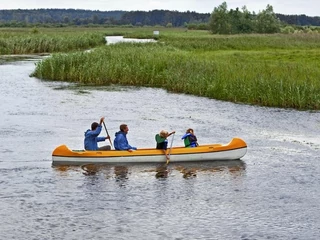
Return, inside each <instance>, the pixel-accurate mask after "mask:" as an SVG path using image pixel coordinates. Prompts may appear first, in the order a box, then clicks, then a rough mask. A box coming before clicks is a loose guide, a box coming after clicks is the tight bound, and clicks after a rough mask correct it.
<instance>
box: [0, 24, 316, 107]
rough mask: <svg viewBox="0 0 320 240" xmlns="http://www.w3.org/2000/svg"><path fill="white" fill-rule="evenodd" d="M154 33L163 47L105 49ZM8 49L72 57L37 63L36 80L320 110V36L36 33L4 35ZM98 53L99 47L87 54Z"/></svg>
mask: <svg viewBox="0 0 320 240" xmlns="http://www.w3.org/2000/svg"><path fill="white" fill-rule="evenodd" d="M153 30H160V34H159V36H157V38H158V42H157V43H120V44H116V45H108V46H106V45H105V44H104V38H103V36H105V35H123V36H126V37H130V38H132V37H135V38H152V37H153ZM15 31H17V30H15ZM87 31H88V32H87ZM10 41H11V42H10ZM0 46H1V53H2V54H3V52H12V53H21V52H24V53H26V52H28V53H36V52H51V53H54V52H64V53H55V54H53V55H52V56H51V57H49V58H46V59H44V60H43V61H41V62H39V63H38V64H37V66H36V69H35V71H34V72H33V73H32V76H35V77H38V78H41V79H48V80H57V81H68V82H76V83H80V84H82V85H111V84H120V85H132V86H149V87H159V88H164V89H167V90H168V91H172V92H179V93H186V94H193V95H196V96H204V97H208V98H214V99H219V100H225V101H232V102H236V103H245V104H255V105H261V106H272V107H283V108H295V109H301V110H302V109H312V110H319V109H320V94H319V93H320V82H319V81H318V76H319V75H320V68H319V65H320V59H319V57H318V56H319V54H320V50H319V49H320V34H307V33H304V34H273V35H266V34H265V35H261V34H260V35H259V34H251V35H212V34H210V33H209V32H207V31H190V30H185V29H170V28H166V29H164V28H163V29H154V28H127V29H126V28H118V29H117V28H112V29H105V28H101V29H81V28H74V29H64V30H63V31H62V30H54V29H49V30H43V29H40V30H39V32H37V33H33V34H32V33H30V31H29V32H26V31H25V30H24V31H23V30H21V32H10V31H4V32H3V33H1V34H0ZM3 46H5V47H3ZM94 46H99V47H97V48H95V49H94V50H92V51H90V52H84V51H83V49H87V48H92V47H94ZM8 49H10V51H9V50H8ZM76 49H78V50H80V49H81V51H76V52H75V50H76ZM66 52H70V53H68V54H66Z"/></svg>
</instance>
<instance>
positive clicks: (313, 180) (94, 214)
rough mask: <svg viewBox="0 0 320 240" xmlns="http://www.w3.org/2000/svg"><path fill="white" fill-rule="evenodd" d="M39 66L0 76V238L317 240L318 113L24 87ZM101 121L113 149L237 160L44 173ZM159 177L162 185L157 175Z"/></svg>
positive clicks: (148, 93) (155, 93)
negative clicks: (123, 137)
mask: <svg viewBox="0 0 320 240" xmlns="http://www.w3.org/2000/svg"><path fill="white" fill-rule="evenodd" d="M36 61H38V60H37V59H31V58H30V59H24V60H19V61H12V62H5V63H2V64H1V65H0V78H1V80H0V103H1V115H2V116H1V121H0V144H1V149H0V183H1V191H0V207H1V210H0V229H1V231H0V239H77V240H79V239H243V240H244V239H250V240H251V239H309V240H310V239H315V240H316V239H319V238H320V219H319V216H320V210H319V198H320V188H319V183H320V174H319V172H320V158H319V151H320V140H319V134H320V121H319V119H320V118H319V117H320V113H319V112H309V111H303V112H302V111H295V110H283V109H276V108H264V107H255V106H248V105H240V104H233V103H228V102H222V101H216V100H210V99H207V98H201V97H194V96H190V95H184V94H174V93H168V92H166V91H165V90H162V89H152V88H134V87H121V86H108V87H95V88H93V87H77V86H76V85H74V84H68V83H61V82H51V81H42V80H39V79H36V78H30V77H29V75H30V73H32V71H33V70H34V68H35V63H36ZM101 116H105V117H106V125H107V128H108V131H109V133H110V134H111V136H112V138H113V136H114V133H115V132H116V131H118V127H119V125H120V124H121V123H127V124H128V125H129V129H130V130H129V134H128V140H129V142H130V144H131V145H133V146H137V147H138V148H139V147H154V146H155V142H154V135H155V134H156V133H158V132H159V131H160V130H161V129H166V130H168V131H171V130H175V131H176V132H177V133H176V137H175V138H174V144H173V145H176V146H178V145H182V144H183V142H182V141H181V140H180V139H179V137H180V136H182V135H183V133H184V131H185V130H186V129H187V128H189V127H191V128H193V129H194V130H195V134H196V135H197V137H198V140H199V144H205V143H227V142H229V141H230V140H231V138H232V137H235V136H237V137H241V138H243V139H244V140H245V141H246V142H247V144H248V152H247V154H246V155H245V156H244V157H243V158H242V159H241V160H239V161H231V162H215V163H197V164H190V163H189V164H169V165H168V167H167V169H166V171H164V172H163V170H161V171H160V170H159V166H157V165H155V164H144V165H141V164H140V165H116V166H102V167H97V168H95V169H93V170H92V173H91V174H89V173H88V172H87V171H85V170H84V169H82V168H80V167H67V166H66V167H52V165H51V163H52V162H51V153H52V151H53V149H54V148H55V147H56V146H58V145H60V144H67V145H68V146H69V147H70V148H72V149H81V148H82V147H83V133H84V132H85V130H86V129H88V128H89V126H90V124H91V122H93V121H98V120H99V118H100V117H101ZM165 173H167V175H166V174H165Z"/></svg>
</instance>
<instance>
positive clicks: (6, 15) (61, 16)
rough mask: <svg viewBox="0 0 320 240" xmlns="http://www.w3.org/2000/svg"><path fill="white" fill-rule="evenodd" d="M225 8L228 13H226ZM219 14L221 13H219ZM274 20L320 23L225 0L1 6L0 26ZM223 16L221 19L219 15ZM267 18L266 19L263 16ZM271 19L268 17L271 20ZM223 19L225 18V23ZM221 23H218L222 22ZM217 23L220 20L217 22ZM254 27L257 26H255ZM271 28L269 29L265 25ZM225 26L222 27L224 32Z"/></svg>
mask: <svg viewBox="0 0 320 240" xmlns="http://www.w3.org/2000/svg"><path fill="white" fill-rule="evenodd" d="M223 11H224V14H225V16H223V14H222V13H223ZM219 14H220V15H219ZM270 14H272V18H270V19H271V20H274V19H277V21H279V22H280V23H281V24H289V25H296V26H320V17H308V16H306V15H284V14H276V13H274V12H273V9H272V6H270V5H268V6H267V8H266V9H265V10H263V11H261V12H259V13H254V12H252V13H251V12H250V11H249V10H248V9H247V8H246V7H245V6H243V7H242V8H241V9H239V8H236V9H230V10H228V9H227V4H226V3H225V2H224V3H222V4H221V5H220V6H218V7H216V8H215V9H214V10H213V11H212V13H197V12H194V11H187V12H179V11H169V10H152V11H92V10H80V9H31V10H23V9H14V10H0V26H2V27H24V26H37V25H48V26H50V25H54V26H68V25H76V26H80V25H108V26H110V25H131V26H155V25H160V26H173V27H189V28H196V29H212V28H213V27H214V24H215V23H214V22H213V21H212V20H213V19H214V20H215V21H218V22H220V23H221V24H222V25H221V26H220V29H223V27H226V30H224V31H227V32H229V33H234V32H252V31H256V32H260V31H262V29H261V27H262V26H259V25H255V26H254V24H253V23H254V22H255V21H260V22H263V21H264V22H266V21H267V19H268V17H270V16H269V15H270ZM220 17H222V18H221V19H220V20H219V18H220ZM263 18H265V20H263ZM270 19H269V20H270ZM223 21H226V22H225V23H223ZM220 23H219V24H220ZM217 24H218V23H217ZM253 29H254V30H253ZM266 30H267V31H270V29H266ZM221 31H222V30H219V32H221Z"/></svg>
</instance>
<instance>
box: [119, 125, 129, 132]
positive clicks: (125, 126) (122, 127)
mask: <svg viewBox="0 0 320 240" xmlns="http://www.w3.org/2000/svg"><path fill="white" fill-rule="evenodd" d="M127 127H128V125H127V124H121V125H120V131H121V132H124V130H125V129H126V128H127Z"/></svg>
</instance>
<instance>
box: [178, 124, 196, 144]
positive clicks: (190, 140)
mask: <svg viewBox="0 0 320 240" xmlns="http://www.w3.org/2000/svg"><path fill="white" fill-rule="evenodd" d="M181 139H182V140H184V146H185V147H198V146H199V144H198V142H197V141H198V140H197V137H196V136H195V135H194V131H193V129H192V128H189V129H187V131H186V134H184V135H183V136H182V138H181Z"/></svg>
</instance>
